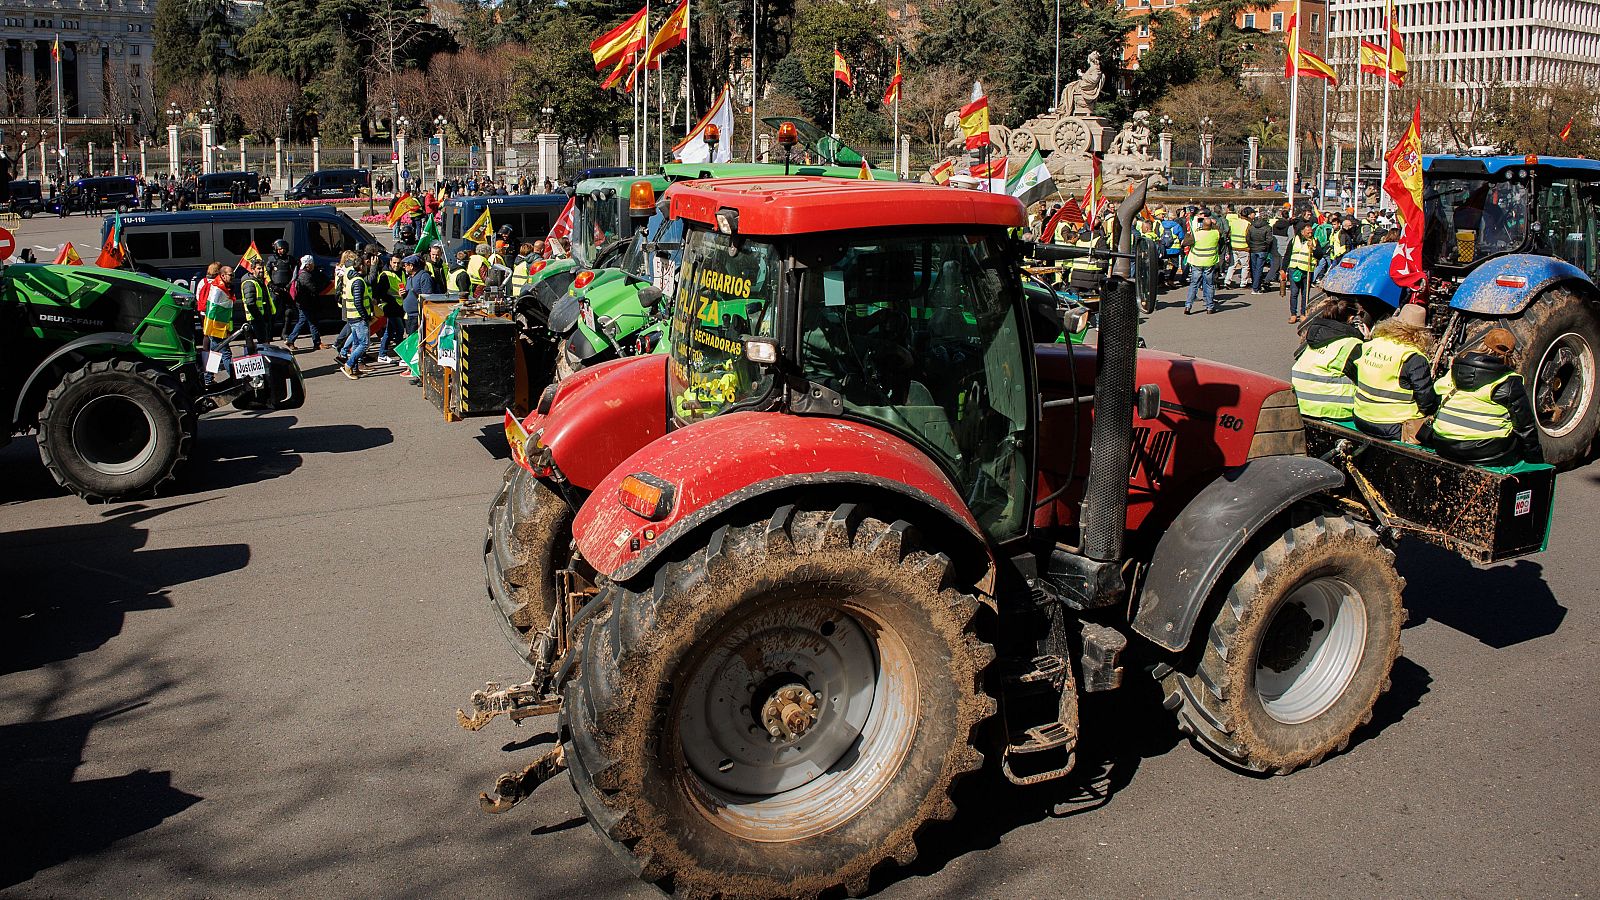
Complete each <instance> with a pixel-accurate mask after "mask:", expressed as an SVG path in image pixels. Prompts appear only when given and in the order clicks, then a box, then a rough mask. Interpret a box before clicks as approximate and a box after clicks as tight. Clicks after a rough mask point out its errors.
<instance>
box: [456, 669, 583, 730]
mask: <svg viewBox="0 0 1600 900" xmlns="http://www.w3.org/2000/svg"><path fill="white" fill-rule="evenodd" d="M470 706H471V707H472V715H470V716H469V715H467V714H466V713H465V712H463V711H461V710H459V709H458V710H456V724H458V725H460V726H461V727H462V728H465V729H466V730H468V731H477V730H479V729H481V728H482V727H483V726H485V725H487V724H489V723H490V722H491V721H493V720H494V718H495V717H496V716H501V715H504V716H509V717H510V718H511V721H512V722H514V723H516V724H518V725H521V724H522V720H523V719H531V718H533V717H534V716H544V715H549V714H550V713H553V712H556V711H557V710H559V709H561V695H560V694H543V693H541V692H540V691H539V689H538V687H537V686H536V685H535V684H534V682H532V681H524V682H523V683H521V684H514V685H512V686H511V687H508V688H504V689H502V688H501V687H500V685H499V684H498V683H496V682H493V681H491V682H489V683H487V684H485V685H484V686H483V690H481V691H473V692H472V700H471V702H470Z"/></svg>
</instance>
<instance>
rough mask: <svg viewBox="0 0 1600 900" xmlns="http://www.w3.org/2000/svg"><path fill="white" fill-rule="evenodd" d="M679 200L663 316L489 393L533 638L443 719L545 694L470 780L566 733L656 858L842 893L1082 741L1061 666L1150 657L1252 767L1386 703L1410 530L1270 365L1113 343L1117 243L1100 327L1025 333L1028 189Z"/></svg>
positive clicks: (588, 775)
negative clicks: (998, 775)
mask: <svg viewBox="0 0 1600 900" xmlns="http://www.w3.org/2000/svg"><path fill="white" fill-rule="evenodd" d="M669 197H670V200H671V213H672V215H673V216H675V217H677V218H679V219H681V220H682V221H683V222H684V223H685V226H686V234H685V239H684V241H685V242H684V253H683V264H682V271H681V273H680V277H679V279H678V290H677V293H676V296H675V297H674V298H673V316H672V320H671V327H670V331H669V334H668V338H667V340H668V341H669V345H670V346H669V351H668V352H667V353H664V354H654V355H650V356H643V357H637V358H633V359H625V360H619V361H615V362H610V363H605V364H602V365H599V366H595V367H591V368H587V369H584V370H582V371H580V372H577V373H576V374H574V375H572V376H571V377H569V378H567V379H565V380H563V381H561V382H560V383H559V384H557V385H553V386H551V387H550V388H549V389H547V390H546V391H545V393H544V395H543V396H542V397H541V398H540V401H539V404H538V408H537V410H535V411H534V412H533V413H532V414H531V415H529V416H528V417H526V418H525V419H524V420H520V421H519V420H517V419H515V418H514V417H511V416H508V419H507V435H508V438H510V440H511V445H512V452H513V456H514V458H515V463H514V465H513V466H512V467H511V469H510V471H509V472H508V474H507V477H506V479H505V483H504V485H503V487H502V489H501V491H500V493H499V495H498V496H497V497H496V499H495V501H494V505H493V507H492V510H491V514H490V527H489V533H488V535H487V538H486V541H485V549H484V552H485V563H486V568H487V574H488V592H489V595H490V597H491V599H492V602H493V604H494V606H495V609H496V611H497V614H498V615H499V617H500V618H501V621H502V622H503V624H504V626H505V628H506V631H507V634H508V635H509V636H510V638H511V640H512V642H513V645H514V646H515V647H516V648H517V650H518V652H519V653H520V654H521V655H522V656H523V657H524V659H525V660H526V661H527V662H528V663H529V665H530V666H531V667H532V675H531V677H530V679H529V680H528V681H527V682H526V683H524V684H519V685H515V686H512V687H509V688H504V689H501V688H499V687H498V686H496V685H491V686H489V687H488V688H487V689H486V690H484V691H482V692H479V693H478V694H477V695H475V696H474V698H473V702H472V714H471V715H470V716H469V715H465V714H463V715H462V723H463V725H465V726H466V727H468V728H472V729H476V728H479V727H482V726H483V725H484V724H485V723H487V722H488V721H489V720H491V719H493V718H494V717H496V716H497V715H500V714H508V715H509V717H510V718H511V719H513V720H519V719H523V718H527V717H529V716H533V715H539V714H544V713H549V712H554V711H559V713H560V720H561V725H560V729H559V734H560V743H559V745H558V746H556V747H554V748H552V749H550V750H548V751H547V752H545V753H544V754H543V755H541V756H540V757H538V758H537V759H535V760H534V761H533V762H532V763H531V764H530V765H529V766H528V767H527V768H526V769H524V770H522V771H521V772H513V773H508V774H507V775H505V776H502V778H501V779H500V781H499V783H498V785H497V793H498V797H495V798H490V797H489V796H488V795H484V796H483V797H482V798H480V799H481V801H482V802H483V804H484V806H485V807H486V808H488V809H490V810H492V811H499V810H502V809H505V808H509V806H511V805H512V804H514V803H515V802H517V801H518V800H519V799H521V798H522V797H524V796H526V795H527V794H528V793H529V792H530V791H531V790H532V789H533V788H535V787H536V786H537V785H538V784H539V783H541V782H542V781H544V780H546V779H548V778H549V777H551V776H552V775H554V774H555V773H556V772H558V771H561V770H562V769H563V768H566V769H569V770H570V773H571V776H572V782H573V784H574V786H575V787H576V789H577V792H578V797H579V800H580V802H581V804H582V806H583V809H584V811H585V813H586V815H587V816H588V817H589V820H590V822H591V823H592V824H593V825H594V827H595V830H596V831H597V832H598V833H599V834H600V835H601V836H602V838H603V839H605V840H606V841H608V842H609V843H611V844H612V846H613V848H614V849H615V850H616V851H617V852H618V853H619V854H620V855H621V856H622V857H623V858H624V859H626V860H629V861H630V863H631V865H632V866H633V868H634V870H635V871H636V872H637V873H638V874H639V875H640V876H641V877H642V878H644V879H646V880H648V881H652V882H656V883H659V884H661V885H662V886H664V887H670V888H672V889H674V890H677V891H679V892H681V893H683V894H685V895H689V896H740V897H744V896H760V897H777V896H806V897H810V896H816V895H818V894H821V893H827V892H831V891H835V890H838V889H841V888H842V889H846V890H848V891H850V892H852V893H858V892H860V891H862V890H864V889H865V888H866V885H867V883H868V879H869V878H870V876H871V874H872V872H873V870H874V869H875V868H876V867H878V866H880V865H882V864H886V863H890V862H896V863H902V864H903V863H906V862H908V861H909V860H910V859H912V858H913V857H914V856H915V855H916V853H917V846H916V841H917V837H918V835H919V833H920V832H921V831H922V830H923V828H924V827H925V826H927V825H928V824H929V823H931V822H934V821H937V820H941V819H947V818H949V817H950V816H951V815H952V814H953V813H954V809H955V808H954V805H953V801H952V799H951V790H952V787H953V786H954V785H955V784H956V782H957V781H959V780H960V779H961V778H962V777H964V776H965V775H967V774H969V773H971V772H973V771H975V770H977V769H978V768H979V767H980V766H982V765H984V764H985V762H986V760H988V761H992V762H993V763H995V764H997V765H998V768H999V769H1000V770H1001V771H1002V772H1003V773H1004V775H1005V777H1007V778H1009V779H1010V780H1011V781H1013V782H1016V783H1019V784H1032V783H1037V782H1042V781H1047V780H1050V779H1053V778H1058V777H1061V776H1063V775H1065V774H1067V773H1068V772H1070V771H1071V770H1072V767H1073V764H1074V749H1075V746H1076V742H1077V738H1078V734H1079V728H1080V723H1079V720H1078V715H1077V710H1078V700H1079V697H1080V694H1082V693H1087V692H1097V691H1107V690H1112V689H1115V688H1117V687H1119V686H1120V685H1121V684H1122V682H1123V681H1124V680H1126V679H1127V678H1130V677H1147V674H1148V673H1153V674H1154V676H1155V677H1156V678H1157V679H1158V680H1159V681H1160V684H1161V686H1162V689H1163V692H1164V693H1165V695H1166V698H1167V705H1168V707H1169V708H1170V709H1172V710H1173V712H1174V713H1175V715H1177V716H1178V718H1179V722H1180V725H1181V727H1182V728H1183V729H1184V730H1185V731H1186V732H1188V733H1190V734H1192V735H1193V736H1194V738H1195V742H1196V744H1197V745H1199V746H1200V747H1202V748H1204V749H1205V750H1207V751H1208V752H1210V753H1212V754H1213V755H1215V756H1216V757H1218V758H1219V759H1221V760H1223V761H1224V762H1226V763H1227V764H1229V765H1232V766H1237V767H1239V768H1242V769H1246V770H1249V771H1254V772H1272V773H1287V772H1290V771H1293V770H1295V769H1297V768H1300V767H1303V766H1308V765H1314V764H1316V763H1317V762H1319V761H1321V760H1322V759H1323V758H1324V757H1325V756H1327V755H1328V754H1330V753H1335V752H1337V751H1339V750H1341V749H1342V748H1344V747H1345V745H1346V743H1347V741H1348V740H1349V739H1350V735H1351V733H1352V732H1353V731H1354V730H1355V729H1356V728H1357V727H1358V726H1359V725H1361V724H1362V723H1363V722H1365V721H1366V720H1367V719H1368V718H1369V716H1370V714H1371V709H1372V706H1373V703H1374V702H1375V700H1376V699H1377V697H1378V696H1379V694H1380V693H1381V692H1382V691H1383V690H1385V689H1386V687H1387V686H1388V676H1389V671H1390V668H1391V666H1392V664H1393V662H1394V659H1395V657H1396V654H1397V653H1398V652H1399V636H1400V625H1401V621H1402V619H1403V616H1404V613H1403V610H1402V608H1401V605H1400V589H1401V581H1400V579H1399V577H1398V576H1397V575H1396V574H1395V570H1394V566H1393V562H1392V552H1391V544H1392V541H1393V539H1394V535H1395V534H1396V532H1395V531H1393V530H1392V529H1388V528H1380V527H1377V526H1375V524H1374V522H1373V521H1372V518H1371V516H1370V515H1368V514H1367V513H1366V512H1365V507H1364V506H1363V505H1362V504H1361V503H1360V501H1359V498H1352V496H1350V494H1349V492H1348V489H1347V484H1348V480H1347V473H1346V472H1344V471H1341V470H1340V469H1339V468H1336V467H1335V466H1334V465H1333V464H1330V463H1329V462H1324V461H1322V460H1319V459H1315V458H1311V457H1308V456H1306V455H1305V447H1306V442H1305V441H1306V438H1305V432H1304V431H1303V428H1302V423H1301V421H1300V417H1299V414H1298V412H1297V410H1296V407H1295V402H1294V398H1293V395H1292V393H1291V392H1290V391H1289V389H1288V386H1287V385H1286V384H1284V383H1283V382H1281V381H1278V380H1276V379H1272V378H1268V377H1266V376H1262V375H1258V374H1255V373H1251V372H1247V371H1243V370H1240V369H1235V368H1232V367H1229V366H1225V365H1220V364H1216V363H1211V362H1207V361H1204V360H1196V359H1192V358H1189V357H1183V356H1178V355H1174V354H1167V353H1159V352H1154V351H1142V352H1141V351H1136V343H1137V334H1136V331H1137V322H1138V309H1137V300H1136V291H1135V287H1136V286H1135V284H1134V282H1133V280H1131V279H1130V278H1129V277H1128V271H1129V268H1128V264H1129V262H1130V261H1131V260H1132V254H1130V253H1128V252H1127V249H1128V243H1127V241H1126V240H1124V242H1123V243H1122V245H1121V247H1122V250H1121V253H1120V254H1107V257H1108V258H1114V269H1113V272H1112V275H1111V277H1110V281H1109V283H1108V285H1107V287H1106V290H1105V291H1104V294H1103V299H1102V302H1101V309H1100V326H1099V327H1100V332H1099V342H1098V345H1097V346H1095V347H1092V348H1091V347H1087V346H1079V345H1076V344H1073V343H1070V342H1069V343H1064V344H1039V345H1036V344H1035V343H1034V341H1033V336H1034V335H1035V334H1037V333H1040V330H1041V329H1044V330H1046V331H1048V329H1049V328H1050V327H1051V325H1050V324H1049V323H1036V322H1035V321H1034V320H1035V319H1037V318H1039V316H1038V314H1037V311H1036V310H1035V308H1034V306H1033V305H1032V304H1031V303H1030V302H1029V301H1028V300H1027V298H1025V297H1024V295H1023V291H1022V290H1021V287H1020V285H1021V279H1020V277H1019V274H1018V273H1019V268H1020V264H1021V262H1022V255H1023V252H1024V250H1025V249H1026V248H1025V246H1024V245H1022V244H1020V243H1018V242H1016V241H1014V240H1012V239H1011V238H1010V237H1009V236H1008V229H1011V228H1015V227H1017V226H1019V225H1021V223H1022V210H1021V208H1020V206H1019V205H1018V204H1017V203H1016V201H1015V200H1012V199H1010V198H1006V197H1003V196H996V195H989V194H981V193H968V192H953V191H950V190H948V189H941V188H935V187H932V186H921V185H871V184H866V183H861V182H848V181H842V180H837V179H819V178H767V179H724V180H715V181H707V182H694V183H689V184H684V185H678V186H676V187H674V188H673V190H672V192H671V194H670V195H669ZM1142 203H1143V191H1142V190H1139V191H1136V193H1135V194H1134V195H1132V196H1131V197H1130V198H1129V200H1128V201H1127V203H1126V204H1125V205H1124V207H1123V208H1122V209H1121V210H1120V211H1119V218H1120V220H1121V223H1122V226H1123V228H1122V235H1123V236H1125V237H1126V236H1127V235H1128V234H1129V230H1128V228H1127V226H1128V223H1129V221H1130V220H1131V218H1132V216H1134V215H1135V214H1136V213H1137V211H1138V209H1139V208H1140V206H1141V205H1142ZM1028 252H1031V253H1033V254H1035V255H1042V256H1050V255H1053V254H1058V253H1060V254H1066V253H1071V252H1077V251H1075V250H1074V249H1073V248H1061V247H1050V246H1045V245H1041V246H1039V247H1037V248H1032V249H1031V250H1029V251H1028ZM1135 673H1137V674H1135Z"/></svg>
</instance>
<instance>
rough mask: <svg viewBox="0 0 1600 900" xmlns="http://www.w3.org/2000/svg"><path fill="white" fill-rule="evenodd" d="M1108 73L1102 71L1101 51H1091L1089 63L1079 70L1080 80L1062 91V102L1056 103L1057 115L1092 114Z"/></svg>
mask: <svg viewBox="0 0 1600 900" xmlns="http://www.w3.org/2000/svg"><path fill="white" fill-rule="evenodd" d="M1105 84H1106V75H1105V73H1104V72H1102V71H1100V51H1098V50H1090V51H1089V64H1088V66H1087V67H1085V68H1082V69H1079V70H1078V80H1077V81H1074V82H1073V83H1071V84H1069V85H1067V89H1066V90H1064V91H1062V92H1061V102H1060V103H1059V104H1057V105H1056V115H1060V116H1092V115H1094V101H1095V100H1097V99H1099V97H1100V90H1101V89H1102V88H1104V87H1105Z"/></svg>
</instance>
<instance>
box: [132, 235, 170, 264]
mask: <svg viewBox="0 0 1600 900" xmlns="http://www.w3.org/2000/svg"><path fill="white" fill-rule="evenodd" d="M127 237H128V253H129V254H130V255H132V256H133V258H134V259H136V260H138V261H139V262H155V261H156V260H158V259H167V258H168V253H167V233H166V232H165V231H130V232H128V235H127Z"/></svg>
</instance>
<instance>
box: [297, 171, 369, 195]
mask: <svg viewBox="0 0 1600 900" xmlns="http://www.w3.org/2000/svg"><path fill="white" fill-rule="evenodd" d="M371 187H372V173H371V172H369V171H367V170H366V169H318V170H316V171H315V172H312V173H310V174H309V175H307V176H305V177H304V178H302V179H300V181H299V182H298V183H297V184H295V186H294V187H292V188H290V189H289V190H288V192H286V193H285V194H284V195H283V199H285V200H343V199H346V198H350V197H361V196H365V192H366V191H367V190H368V189H369V188H371Z"/></svg>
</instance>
